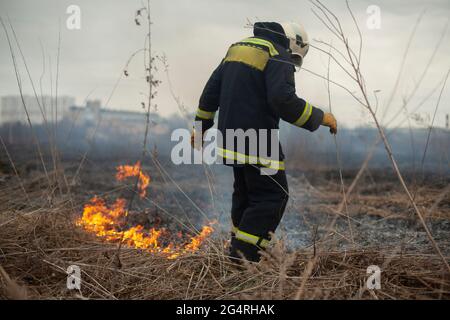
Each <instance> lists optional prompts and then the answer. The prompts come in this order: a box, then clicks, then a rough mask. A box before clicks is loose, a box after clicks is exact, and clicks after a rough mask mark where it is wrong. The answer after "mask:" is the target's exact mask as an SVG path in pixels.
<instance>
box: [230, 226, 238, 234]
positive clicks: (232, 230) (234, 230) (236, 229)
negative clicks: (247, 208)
mask: <svg viewBox="0 0 450 320" xmlns="http://www.w3.org/2000/svg"><path fill="white" fill-rule="evenodd" d="M238 230H239V229H238V228H237V227H235V226H234V225H232V226H231V232H233V233H236V232H238Z"/></svg>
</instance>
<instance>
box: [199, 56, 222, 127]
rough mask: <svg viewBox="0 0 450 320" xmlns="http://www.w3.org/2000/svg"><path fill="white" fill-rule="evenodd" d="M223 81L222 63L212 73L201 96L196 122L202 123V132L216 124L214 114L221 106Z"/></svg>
mask: <svg viewBox="0 0 450 320" xmlns="http://www.w3.org/2000/svg"><path fill="white" fill-rule="evenodd" d="M221 83H222V63H221V64H220V65H219V66H218V67H217V68H216V69H215V70H214V72H213V73H212V74H211V76H210V78H209V80H208V82H207V83H206V85H205V88H204V89H203V92H202V95H201V96H200V101H199V105H198V108H197V113H196V115H195V122H196V124H198V123H200V124H201V125H202V132H205V131H206V130H208V129H209V128H211V127H212V126H213V125H214V116H215V114H216V111H217V109H218V108H219V100H220V87H221Z"/></svg>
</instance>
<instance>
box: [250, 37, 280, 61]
mask: <svg viewBox="0 0 450 320" xmlns="http://www.w3.org/2000/svg"><path fill="white" fill-rule="evenodd" d="M241 42H242V43H252V44H258V45H260V46H265V47H267V48H269V52H270V55H271V56H272V57H273V56H276V55H278V54H279V53H278V51H277V49H275V47H274V45H273V44H272V43H271V42H270V41H267V40H264V39H258V38H247V39H244V40H242V41H241Z"/></svg>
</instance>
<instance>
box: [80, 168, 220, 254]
mask: <svg viewBox="0 0 450 320" xmlns="http://www.w3.org/2000/svg"><path fill="white" fill-rule="evenodd" d="M127 177H139V182H138V188H139V195H140V196H141V197H144V196H145V194H146V188H147V186H148V185H149V183H150V177H149V176H148V175H146V174H145V173H144V172H143V171H142V169H141V165H140V163H139V162H137V163H136V164H135V165H134V166H130V165H122V166H118V167H117V174H116V178H117V179H118V180H123V179H125V178H127ZM126 203H127V202H126V200H125V199H123V198H118V199H116V200H115V201H114V203H113V204H112V205H110V206H108V205H107V204H106V202H105V200H104V199H102V198H99V197H93V198H92V199H91V200H90V201H89V203H87V204H86V205H85V206H84V209H83V215H82V216H81V218H79V219H78V220H77V221H76V225H78V226H80V227H83V228H84V229H85V230H86V231H88V232H91V233H93V234H95V235H96V236H97V237H100V238H102V239H104V240H106V241H109V242H118V241H123V243H124V244H126V245H127V246H129V247H133V248H138V249H143V250H147V251H149V252H152V253H161V254H163V255H165V256H166V257H167V258H168V259H175V258H177V257H179V256H180V255H182V254H185V253H192V252H195V251H197V250H199V248H200V247H201V245H202V244H203V243H204V241H205V240H206V239H207V238H208V237H209V236H210V235H211V234H212V233H213V231H214V229H213V227H212V226H211V225H212V224H214V223H215V222H212V223H210V224H209V225H205V226H203V227H202V229H201V231H200V232H199V234H197V235H195V236H188V237H185V236H184V235H183V233H182V232H181V231H179V232H177V233H176V234H175V235H174V237H176V238H177V239H178V240H179V241H180V240H182V239H183V238H184V239H187V241H186V242H185V243H184V244H175V243H173V242H169V243H168V244H167V245H163V244H162V243H164V242H167V241H164V240H166V238H167V234H168V232H167V231H166V229H164V228H160V229H157V228H150V229H149V230H146V229H145V228H144V226H142V225H139V224H138V225H135V226H133V227H128V228H125V226H124V224H125V223H126V216H127V215H128V212H127V209H126ZM169 236H171V235H170V234H169Z"/></svg>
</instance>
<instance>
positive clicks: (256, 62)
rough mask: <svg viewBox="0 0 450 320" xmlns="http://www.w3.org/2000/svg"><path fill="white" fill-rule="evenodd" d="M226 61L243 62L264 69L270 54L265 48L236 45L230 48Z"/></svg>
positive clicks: (260, 69)
mask: <svg viewBox="0 0 450 320" xmlns="http://www.w3.org/2000/svg"><path fill="white" fill-rule="evenodd" d="M224 61H225V62H241V63H244V64H246V65H248V66H250V67H253V68H255V69H258V70H259V71H263V70H264V68H265V67H266V64H267V61H269V54H268V53H267V52H266V51H264V50H263V49H260V48H256V47H250V46H245V45H234V46H232V47H230V49H228V52H227V55H226V57H225V60H224Z"/></svg>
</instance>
